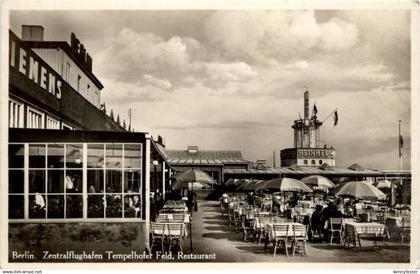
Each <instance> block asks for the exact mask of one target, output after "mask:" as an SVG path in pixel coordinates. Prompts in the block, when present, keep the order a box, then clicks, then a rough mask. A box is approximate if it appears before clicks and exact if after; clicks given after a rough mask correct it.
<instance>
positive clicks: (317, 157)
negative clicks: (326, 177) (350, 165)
mask: <svg viewBox="0 0 420 274" xmlns="http://www.w3.org/2000/svg"><path fill="white" fill-rule="evenodd" d="M316 114H317V109H316V106H314V110H313V112H312V115H311V117H310V116H309V92H308V91H306V92H305V98H304V118H303V119H302V118H301V117H299V119H298V120H295V122H294V124H293V126H292V128H293V129H294V148H287V149H283V150H281V151H280V163H281V166H282V167H287V166H291V165H297V166H322V165H324V164H328V165H329V166H335V149H334V148H333V147H330V148H327V146H326V145H324V146H322V145H321V142H320V127H321V126H322V122H320V121H319V120H318V119H317V116H316Z"/></svg>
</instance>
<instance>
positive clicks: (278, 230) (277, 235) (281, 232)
mask: <svg viewBox="0 0 420 274" xmlns="http://www.w3.org/2000/svg"><path fill="white" fill-rule="evenodd" d="M288 233H289V225H282V224H273V241H274V252H273V256H274V257H275V256H276V251H277V245H279V244H280V243H283V244H284V248H285V250H286V256H287V257H289V251H288V250H287V242H288V238H289V235H288Z"/></svg>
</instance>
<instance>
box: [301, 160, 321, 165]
mask: <svg viewBox="0 0 420 274" xmlns="http://www.w3.org/2000/svg"><path fill="white" fill-rule="evenodd" d="M323 163H324V162H323V161H322V160H319V161H318V164H320V165H322V164H323ZM303 164H304V165H305V166H307V165H308V160H303ZM311 165H312V166H314V165H316V161H315V160H311Z"/></svg>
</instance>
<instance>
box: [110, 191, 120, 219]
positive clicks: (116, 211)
mask: <svg viewBox="0 0 420 274" xmlns="http://www.w3.org/2000/svg"><path fill="white" fill-rule="evenodd" d="M106 217H107V218H121V217H122V202H121V194H108V195H106Z"/></svg>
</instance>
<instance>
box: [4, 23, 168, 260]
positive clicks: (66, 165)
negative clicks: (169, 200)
mask: <svg viewBox="0 0 420 274" xmlns="http://www.w3.org/2000/svg"><path fill="white" fill-rule="evenodd" d="M9 38H10V40H9V112H8V114H9V115H8V116H9V117H8V121H9V146H8V152H9V161H8V167H6V168H8V189H9V191H8V204H9V258H11V260H10V261H11V262H12V261H13V262H16V261H19V258H13V256H11V252H12V251H14V252H18V253H25V252H30V253H31V254H34V255H35V256H36V258H35V259H34V260H32V262H35V261H43V260H42V256H43V254H42V251H43V250H48V251H50V252H55V253H65V252H66V251H67V250H73V251H74V252H76V253H82V252H88V253H89V252H90V251H92V250H93V251H99V252H100V251H102V252H105V250H112V251H115V252H120V253H128V252H131V251H133V250H136V251H137V252H139V253H141V252H143V251H144V250H147V249H148V248H149V223H150V211H151V208H152V207H151V201H150V196H151V192H152V191H153V189H152V188H151V178H159V180H160V182H166V181H167V180H168V178H169V174H170V173H171V166H170V165H169V164H168V163H167V160H166V158H165V156H164V152H163V151H162V148H161V146H160V145H159V144H158V143H157V142H155V141H154V140H153V138H152V137H151V135H150V134H148V133H134V132H129V131H127V130H126V129H125V128H124V127H123V126H121V125H120V124H119V123H118V122H116V121H114V119H113V118H112V117H109V116H108V115H107V114H106V113H105V111H103V110H101V107H100V95H101V94H100V93H101V89H102V87H103V86H102V84H101V83H100V81H99V80H98V79H97V78H96V76H95V75H94V73H93V72H92V58H91V57H90V55H89V54H87V53H86V49H85V48H84V47H83V45H82V44H81V43H80V41H78V39H77V38H76V36H75V35H74V34H71V44H70V45H69V44H68V43H67V42H65V41H58V42H57V41H44V40H43V28H42V27H41V26H23V29H22V39H21V38H19V37H18V36H17V35H16V34H14V33H13V32H12V31H10V32H9ZM165 185H167V184H163V186H160V187H159V188H163V190H164V186H165ZM23 261H24V260H23ZM60 261H61V262H69V261H78V260H77V258H73V259H72V258H70V259H69V260H65V259H62V260H58V261H57V260H55V262H60Z"/></svg>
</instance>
